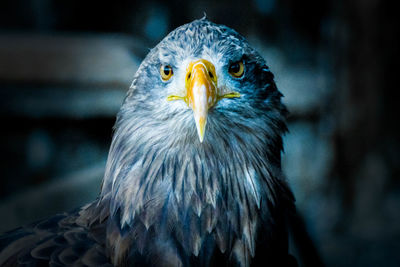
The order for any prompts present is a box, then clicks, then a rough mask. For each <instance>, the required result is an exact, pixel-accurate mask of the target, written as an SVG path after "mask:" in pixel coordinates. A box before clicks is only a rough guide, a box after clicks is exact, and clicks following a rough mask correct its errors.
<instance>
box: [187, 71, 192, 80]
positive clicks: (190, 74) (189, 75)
mask: <svg viewBox="0 0 400 267" xmlns="http://www.w3.org/2000/svg"><path fill="white" fill-rule="evenodd" d="M191 76H192V73H191V72H189V74H188V76H187V79H188V80H189V79H190V77H191Z"/></svg>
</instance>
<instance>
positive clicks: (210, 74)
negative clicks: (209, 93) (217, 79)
mask: <svg viewBox="0 0 400 267" xmlns="http://www.w3.org/2000/svg"><path fill="white" fill-rule="evenodd" d="M208 75H209V76H210V78H211V79H213V78H214V75H213V74H212V72H211V71H209V72H208Z"/></svg>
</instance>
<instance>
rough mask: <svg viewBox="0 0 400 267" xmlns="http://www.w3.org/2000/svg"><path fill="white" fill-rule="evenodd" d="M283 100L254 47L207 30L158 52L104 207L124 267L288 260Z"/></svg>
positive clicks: (114, 148)
mask: <svg viewBox="0 0 400 267" xmlns="http://www.w3.org/2000/svg"><path fill="white" fill-rule="evenodd" d="M281 96H282V95H281V93H280V92H279V91H278V90H277V88H276V86H275V83H274V81H273V75H272V73H271V72H270V70H269V68H268V67H267V66H266V64H265V61H264V59H263V58H262V57H261V56H260V55H259V54H258V53H257V52H256V51H255V50H254V49H253V48H252V47H251V46H250V45H249V44H248V43H247V41H246V40H245V38H244V37H242V36H241V35H240V34H238V33H237V32H235V31H234V30H232V29H230V28H228V27H226V26H223V25H217V24H214V23H212V22H210V21H208V20H207V19H205V18H203V19H200V20H196V21H193V22H191V23H189V24H186V25H183V26H181V27H179V28H177V29H176V30H174V31H173V32H171V33H170V34H169V35H168V36H166V37H165V39H163V40H162V41H161V42H160V43H159V44H158V45H157V46H156V47H155V48H153V49H152V50H151V51H150V52H149V54H148V55H147V56H146V58H145V59H144V60H143V62H142V64H141V65H140V67H139V69H138V71H137V73H136V74H135V77H134V80H133V82H132V85H131V88H130V90H129V92H128V94H127V97H126V99H125V102H124V104H123V105H122V107H121V110H120V112H119V113H118V116H117V122H116V125H115V132H114V136H113V141H112V145H111V148H110V152H109V157H108V162H107V166H106V172H105V176H104V180H103V186H102V192H101V195H100V203H102V204H103V205H98V206H99V207H106V208H105V209H106V211H105V212H102V213H104V214H108V213H109V217H110V221H111V222H113V223H109V226H108V230H107V232H108V236H109V237H110V238H109V239H108V247H109V248H110V250H111V252H110V254H111V255H113V256H112V258H113V263H114V264H116V265H118V264H120V263H122V262H124V261H126V259H127V257H129V255H136V256H135V257H133V256H132V257H131V258H130V260H128V262H130V263H132V264H139V265H140V264H142V263H143V262H144V263H145V265H155V266H158V264H159V262H154V259H159V260H160V261H166V262H168V263H167V264H166V265H168V264H170V266H182V265H183V266H190V265H194V266H198V265H200V266H201V265H204V266H208V265H210V264H211V261H212V259H215V257H217V258H220V259H223V260H222V262H224V263H230V264H233V265H235V264H238V265H241V266H249V265H250V263H251V262H254V261H253V260H256V258H257V256H256V247H258V248H259V249H261V250H262V249H267V248H268V251H269V252H268V253H269V255H275V256H276V255H280V253H281V252H282V251H283V253H287V247H285V241H282V242H281V241H279V242H278V243H279V245H276V244H275V242H273V241H271V240H286V239H287V237H286V234H285V230H282V229H281V228H280V227H281V226H282V225H284V224H283V223H281V220H282V218H283V214H284V213H285V210H286V206H285V205H286V204H282V203H289V205H290V204H292V203H293V199H292V196H291V193H290V190H288V189H287V188H286V182H285V181H284V178H283V175H282V173H281V166H280V164H281V162H280V159H281V151H282V137H281V135H282V134H283V133H284V132H285V131H286V125H285V115H286V108H285V107H284V105H283V104H282V103H281V101H280V98H281ZM104 203H106V204H104ZM278 228H279V229H280V230H279V229H278ZM281 230H282V231H281ZM256 244H258V245H256ZM269 246H271V247H269ZM166 248H168V249H166ZM277 251H279V253H278V252H277ZM137 255H142V256H141V257H142V259H141V260H140V261H138V256H137ZM146 255H147V256H146ZM216 255H219V256H216ZM259 255H260V254H259ZM261 255H262V254H261ZM271 257H272V256H271Z"/></svg>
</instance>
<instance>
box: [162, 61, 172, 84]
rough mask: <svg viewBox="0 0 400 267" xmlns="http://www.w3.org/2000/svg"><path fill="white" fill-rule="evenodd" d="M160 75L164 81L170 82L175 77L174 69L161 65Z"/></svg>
mask: <svg viewBox="0 0 400 267" xmlns="http://www.w3.org/2000/svg"><path fill="white" fill-rule="evenodd" d="M160 75H161V79H162V80H163V81H168V80H169V79H171V77H172V75H174V72H173V70H172V67H171V66H170V65H161V67H160Z"/></svg>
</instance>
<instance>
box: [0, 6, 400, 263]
mask: <svg viewBox="0 0 400 267" xmlns="http://www.w3.org/2000/svg"><path fill="white" fill-rule="evenodd" d="M383 2H384V1H378V0H368V1H345V0H336V1H334V0H330V1H318V0H311V1H296V0H266V1H262V0H252V1H248V2H245V1H228V0H224V1H218V2H217V1H211V0H208V1H177V0H170V1H168V2H161V1H154V0H153V1H127V0H126V1H108V2H107V3H103V2H102V1H51V0H27V1H24V0H14V1H11V0H10V1H8V0H6V1H1V3H0V120H1V130H0V132H1V138H0V148H1V153H0V157H1V158H0V173H1V180H0V215H1V219H0V232H2V231H5V230H8V229H11V228H14V227H16V226H19V225H21V224H25V223H28V222H31V221H33V220H36V219H39V218H42V217H45V216H48V215H51V214H54V213H56V212H60V211H65V210H71V209H73V208H75V207H78V206H80V205H82V204H84V203H87V202H89V201H91V200H93V199H95V198H96V196H97V194H98V192H99V189H100V184H101V179H102V175H103V171H104V166H105V161H106V157H107V152H108V147H109V145H110V142H111V136H112V126H113V124H114V121H115V115H116V113H117V112H118V109H119V106H120V105H121V103H122V100H123V98H124V95H125V93H126V91H127V89H128V87H129V85H130V82H131V79H132V77H133V74H134V73H135V71H136V69H137V67H138V65H139V64H140V62H141V60H142V59H143V58H144V56H145V55H146V53H147V52H148V50H149V48H151V47H153V46H154V45H155V44H156V43H157V42H158V41H159V40H160V39H161V38H163V36H165V35H166V34H167V33H168V32H169V31H171V30H173V29H174V28H176V27H177V26H179V25H181V24H183V23H187V22H190V21H191V20H193V19H197V18H201V17H202V16H203V14H204V12H206V13H207V17H208V18H209V19H210V20H212V21H214V22H217V23H222V24H226V25H228V26H230V27H232V28H234V29H236V30H237V31H239V32H240V33H242V34H243V35H245V36H246V37H247V38H248V40H249V41H250V43H251V44H253V46H255V47H256V48H257V49H258V50H259V51H260V52H261V54H262V55H263V56H264V57H265V58H266V60H267V62H268V64H269V66H270V68H271V70H272V71H273V72H274V73H275V76H276V82H277V85H278V88H279V89H280V90H281V91H282V92H283V94H284V95H285V98H284V102H285V103H286V105H287V106H288V108H289V110H290V111H291V116H290V117H289V130H290V133H289V134H287V135H286V136H285V154H284V158H283V164H284V169H285V173H286V175H287V177H288V180H289V182H290V184H291V186H292V188H293V190H294V192H295V195H296V198H297V206H298V208H299V211H300V212H301V214H302V216H303V218H304V220H305V222H306V225H307V228H308V231H309V232H310V234H311V236H312V238H313V240H314V242H315V245H316V247H317V248H318V250H319V252H320V254H321V257H322V259H323V260H324V262H325V263H326V265H327V266H399V265H400V254H399V253H398V252H399V251H400V241H399V240H400V181H399V179H398V178H399V169H400V168H399V166H400V156H399V149H400V142H399V139H398V136H399V131H398V127H397V124H398V122H399V118H398V113H399V112H398V111H397V107H398V98H396V97H394V95H393V94H392V92H393V91H395V90H398V88H397V87H398V85H397V83H396V82H395V81H394V80H395V78H396V77H397V73H396V72H395V71H396V70H397V69H398V67H397V64H395V63H396V61H395V59H396V56H398V53H399V52H398V50H399V47H400V45H399V41H398V40H397V37H398V35H399V30H398V28H397V27H396V26H395V22H396V18H397V14H396V10H397V9H395V8H394V7H393V6H391V4H390V3H389V1H387V3H383Z"/></svg>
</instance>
